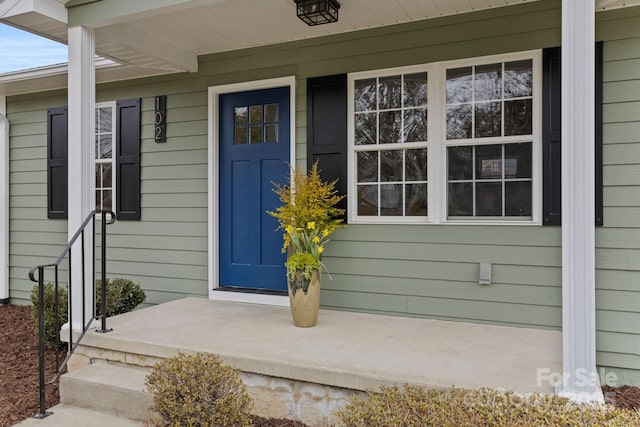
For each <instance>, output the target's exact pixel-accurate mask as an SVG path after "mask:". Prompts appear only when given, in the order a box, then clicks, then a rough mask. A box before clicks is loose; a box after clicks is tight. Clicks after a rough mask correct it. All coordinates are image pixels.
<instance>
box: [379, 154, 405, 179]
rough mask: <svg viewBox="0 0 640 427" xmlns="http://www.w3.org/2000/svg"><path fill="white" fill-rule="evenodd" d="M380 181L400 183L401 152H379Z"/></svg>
mask: <svg viewBox="0 0 640 427" xmlns="http://www.w3.org/2000/svg"><path fill="white" fill-rule="evenodd" d="M380 181H383V182H390V181H402V150H384V151H380Z"/></svg>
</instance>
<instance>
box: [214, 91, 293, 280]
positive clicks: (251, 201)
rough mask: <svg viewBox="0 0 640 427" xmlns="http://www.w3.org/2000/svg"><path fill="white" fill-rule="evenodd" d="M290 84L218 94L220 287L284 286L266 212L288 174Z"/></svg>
mask: <svg viewBox="0 0 640 427" xmlns="http://www.w3.org/2000/svg"><path fill="white" fill-rule="evenodd" d="M289 108H290V106H289V88H288V87H283V88H275V89H264V90H255V91H249V92H241V93H232V94H226V95H221V96H220V200H219V202H220V230H219V236H220V243H219V244H220V252H219V260H220V286H232V287H241V288H255V289H269V290H286V289H287V282H286V272H285V267H284V262H285V255H284V254H282V253H281V251H280V249H281V247H282V233H281V232H279V231H278V232H276V231H275V230H276V228H277V227H278V223H277V221H276V220H275V219H274V218H273V217H271V216H270V215H268V214H267V213H266V212H267V211H268V210H270V211H273V210H275V209H276V207H277V206H278V204H279V200H278V196H277V195H276V194H275V193H274V192H273V191H272V189H273V184H272V182H277V183H283V182H285V181H286V178H287V176H288V172H289V169H288V166H287V162H288V161H289V152H290V149H289V147H290V137H289V125H290V116H289V114H290V111H289Z"/></svg>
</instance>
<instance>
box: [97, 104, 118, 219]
mask: <svg viewBox="0 0 640 427" xmlns="http://www.w3.org/2000/svg"><path fill="white" fill-rule="evenodd" d="M107 107H110V108H111V114H112V115H111V135H112V137H111V186H112V189H111V211H112V212H117V206H116V199H117V198H116V180H117V179H118V177H117V175H118V174H117V173H116V149H117V147H118V143H117V141H116V139H117V135H116V129H117V123H116V121H117V114H116V101H108V102H96V104H95V111H97V110H98V108H107ZM97 134H98V129H95V130H94V137H93V168H94V169H93V179H92V180H91V188H92V192H91V194H93V208H94V209H95V208H96V169H97V168H96V166H97V164H98V162H97V160H98V159H96V158H95V157H96V154H95V153H96V136H97ZM101 218H102V216H101V215H96V219H101Z"/></svg>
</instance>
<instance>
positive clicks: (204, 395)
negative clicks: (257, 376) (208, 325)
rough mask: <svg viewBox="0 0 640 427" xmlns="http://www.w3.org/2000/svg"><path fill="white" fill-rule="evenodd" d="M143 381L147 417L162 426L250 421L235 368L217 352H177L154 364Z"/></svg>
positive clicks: (238, 426) (237, 425)
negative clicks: (152, 416) (151, 416)
mask: <svg viewBox="0 0 640 427" xmlns="http://www.w3.org/2000/svg"><path fill="white" fill-rule="evenodd" d="M145 384H146V386H147V390H148V391H149V392H150V393H151V394H152V395H153V404H152V406H151V410H153V411H155V412H156V413H157V414H158V415H159V417H158V418H155V419H153V420H151V421H150V423H151V424H152V425H155V426H163V427H169V426H171V427H179V426H191V427H197V426H218V427H244V426H249V425H251V421H250V417H249V410H250V409H251V398H250V397H249V395H248V394H247V389H246V386H245V385H244V384H243V382H242V380H241V379H240V375H239V372H238V371H237V370H236V369H233V368H231V367H230V366H228V365H225V364H224V363H223V362H222V361H221V360H220V358H219V357H218V356H216V355H213V354H206V353H197V354H194V355H185V354H180V355H178V356H175V357H171V358H168V359H165V360H163V361H162V362H160V363H158V364H156V365H155V366H154V368H153V370H152V371H151V373H149V375H147V378H146V381H145Z"/></svg>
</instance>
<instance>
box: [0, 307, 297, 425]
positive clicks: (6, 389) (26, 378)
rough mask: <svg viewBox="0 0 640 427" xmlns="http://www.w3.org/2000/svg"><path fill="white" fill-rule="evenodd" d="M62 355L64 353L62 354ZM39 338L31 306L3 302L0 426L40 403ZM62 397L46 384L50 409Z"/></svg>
mask: <svg viewBox="0 0 640 427" xmlns="http://www.w3.org/2000/svg"><path fill="white" fill-rule="evenodd" d="M61 357H64V355H62V356H61ZM45 360H46V366H47V371H48V372H47V376H46V379H47V380H49V379H50V378H51V377H52V376H53V372H54V371H55V352H54V351H53V350H48V351H47V353H46V355H45ZM38 376H39V370H38V338H37V336H36V332H35V327H34V324H33V320H32V319H31V307H25V306H16V305H5V306H0V427H10V426H12V425H14V424H16V423H17V422H20V421H22V420H24V419H26V418H29V417H31V416H32V415H34V414H35V413H36V412H38V408H39V406H40V403H39V402H40V400H39V397H38V396H39V392H38V390H39V388H38V384H39V379H38ZM59 401H60V396H59V394H58V384H57V383H55V384H52V385H48V386H47V387H46V404H47V409H49V408H51V407H52V406H55V405H57V404H58V402H59ZM253 425H254V427H307V426H306V424H304V423H301V422H299V421H291V420H278V419H272V418H269V419H267V418H260V417H253Z"/></svg>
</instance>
